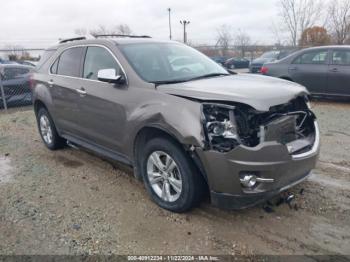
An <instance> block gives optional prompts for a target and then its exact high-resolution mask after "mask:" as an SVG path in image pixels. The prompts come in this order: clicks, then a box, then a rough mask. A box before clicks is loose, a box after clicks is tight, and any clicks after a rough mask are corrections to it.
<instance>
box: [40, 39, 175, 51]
mask: <svg viewBox="0 0 350 262" xmlns="http://www.w3.org/2000/svg"><path fill="white" fill-rule="evenodd" d="M107 43H109V44H110V43H113V44H116V45H129V44H143V43H177V44H180V42H177V41H170V40H159V39H153V38H142V37H140V38H129V37H120V38H116V37H106V38H97V39H84V40H75V41H69V42H65V43H60V44H57V45H54V46H51V47H49V48H48V49H46V50H47V51H49V50H56V49H58V48H61V47H70V46H76V45H89V44H90V45H91V44H107Z"/></svg>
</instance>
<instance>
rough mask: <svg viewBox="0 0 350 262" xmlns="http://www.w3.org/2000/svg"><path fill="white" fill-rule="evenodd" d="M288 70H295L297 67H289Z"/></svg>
mask: <svg viewBox="0 0 350 262" xmlns="http://www.w3.org/2000/svg"><path fill="white" fill-rule="evenodd" d="M289 70H290V71H296V70H298V68H297V67H290V68H289Z"/></svg>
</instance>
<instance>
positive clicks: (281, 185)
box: [196, 121, 320, 209]
mask: <svg viewBox="0 0 350 262" xmlns="http://www.w3.org/2000/svg"><path fill="white" fill-rule="evenodd" d="M314 128H315V135H314V139H313V144H311V145H310V148H309V149H308V150H307V151H303V152H302V153H291V148H290V146H288V144H287V145H283V144H281V143H278V142H263V143H260V144H259V145H257V146H256V147H247V146H244V145H240V146H238V147H236V148H235V149H233V150H232V151H230V152H227V153H222V152H218V151H214V150H204V149H202V148H196V153H197V155H198V156H199V158H200V160H201V162H202V163H203V167H204V170H205V173H206V177H207V180H208V184H209V188H210V191H211V200H212V203H213V204H214V205H216V206H218V207H221V208H226V209H243V208H247V207H251V206H254V205H256V204H258V203H260V202H263V201H265V200H267V199H269V198H271V197H273V196H275V195H277V194H278V193H280V192H282V191H284V190H286V189H288V188H290V187H292V186H294V185H296V184H298V183H300V182H301V181H303V180H304V179H305V178H306V177H307V176H308V175H309V174H311V170H312V169H313V168H314V167H315V165H316V162H317V159H318V154H319V148H320V133H319V128H318V124H317V122H316V121H315V122H314ZM244 174H254V176H256V177H257V178H258V182H257V183H256V185H255V186H254V187H253V188H245V187H244V186H242V184H241V178H242V176H243V175H244Z"/></svg>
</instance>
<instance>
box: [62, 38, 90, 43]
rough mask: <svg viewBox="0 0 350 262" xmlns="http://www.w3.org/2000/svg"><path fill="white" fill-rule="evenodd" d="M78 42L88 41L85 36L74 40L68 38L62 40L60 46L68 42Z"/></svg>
mask: <svg viewBox="0 0 350 262" xmlns="http://www.w3.org/2000/svg"><path fill="white" fill-rule="evenodd" d="M78 40H86V37H85V36H79V37H73V38H67V39H62V40H60V42H59V43H60V44H63V43H67V42H73V41H78Z"/></svg>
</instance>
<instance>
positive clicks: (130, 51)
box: [121, 43, 228, 83]
mask: <svg viewBox="0 0 350 262" xmlns="http://www.w3.org/2000/svg"><path fill="white" fill-rule="evenodd" d="M121 50H122V52H123V54H124V55H125V57H126V58H127V60H128V61H129V63H130V64H131V66H132V67H133V68H134V70H135V71H136V73H137V74H138V75H139V76H140V77H141V78H142V79H144V80H145V81H147V82H150V83H160V82H177V81H179V82H181V81H188V80H191V79H195V78H200V77H202V76H207V75H216V74H217V75H223V74H225V75H226V74H228V72H227V71H226V70H225V69H224V68H223V67H221V66H220V65H218V64H217V63H215V62H214V61H212V60H211V59H210V58H208V57H207V56H205V55H204V54H202V53H200V52H198V51H197V50H195V49H193V48H190V47H188V46H185V45H182V44H178V43H136V44H127V45H122V46H121Z"/></svg>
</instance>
